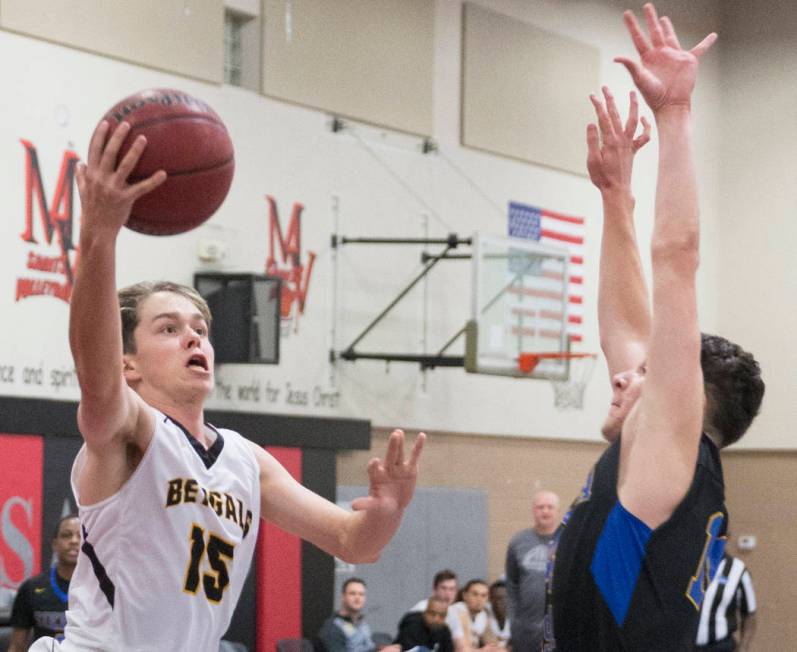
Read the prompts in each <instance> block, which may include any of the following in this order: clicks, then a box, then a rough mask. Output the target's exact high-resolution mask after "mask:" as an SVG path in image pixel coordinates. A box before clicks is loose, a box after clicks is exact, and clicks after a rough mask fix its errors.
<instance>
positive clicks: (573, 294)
mask: <svg viewBox="0 0 797 652" xmlns="http://www.w3.org/2000/svg"><path fill="white" fill-rule="evenodd" d="M584 230H585V229H584V218H583V217H574V216H572V215H564V214H563V213H555V212H553V211H549V210H546V209H544V208H537V207H536V206H529V205H528V204H521V203H519V202H510V203H509V235H510V236H511V237H514V238H524V239H526V240H536V241H537V242H539V243H540V244H547V245H551V246H554V247H558V248H560V249H566V250H567V251H568V253H569V254H570V263H569V267H568V271H569V274H568V275H569V280H568V285H567V288H568V292H567V294H568V302H567V305H568V309H567V322H568V323H567V334H568V335H569V336H570V339H571V341H573V342H580V341H581V340H582V338H583V335H584V331H583V327H582V319H583V315H584V306H583V302H584Z"/></svg>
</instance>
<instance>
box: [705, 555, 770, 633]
mask: <svg viewBox="0 0 797 652" xmlns="http://www.w3.org/2000/svg"><path fill="white" fill-rule="evenodd" d="M755 610H756V600H755V592H754V591H753V582H752V580H751V579H750V573H749V572H748V571H747V568H745V565H744V562H743V561H742V560H741V559H736V558H735V557H731V556H730V555H725V557H723V559H722V561H721V562H720V564H719V566H718V567H717V573H716V575H714V579H713V580H712V581H711V584H709V586H708V589H707V590H706V597H705V598H704V600H703V608H702V609H701V611H700V625H699V626H698V629H697V644H698V645H710V644H712V643H716V642H717V641H723V640H726V639H728V638H730V637H731V636H732V635H733V632H734V631H736V625H737V623H736V614H737V611H738V612H741V613H742V615H743V616H747V615H751V614H754V613H755Z"/></svg>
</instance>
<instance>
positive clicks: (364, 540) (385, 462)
mask: <svg viewBox="0 0 797 652" xmlns="http://www.w3.org/2000/svg"><path fill="white" fill-rule="evenodd" d="M425 439H426V435H424V434H423V433H421V434H419V435H418V437H417V438H416V440H415V444H414V446H413V447H412V451H411V452H410V455H409V458H406V459H405V457H404V433H403V432H402V431H401V430H394V431H393V433H392V434H391V435H390V440H389V442H388V448H387V453H386V455H385V458H384V459H379V458H374V459H372V460H371V461H370V462H369V464H368V479H369V488H368V496H366V497H363V498H358V499H357V500H355V501H354V502H353V503H352V508H353V509H354V511H353V512H348V511H346V510H344V509H342V508H340V507H338V506H337V505H335V504H333V503H331V502H330V501H328V500H326V499H325V498H322V497H321V496H319V495H317V494H315V493H313V492H312V491H310V490H309V489H306V488H305V487H303V486H302V485H301V484H299V483H298V482H297V481H296V480H294V479H293V477H291V475H290V474H289V473H288V472H287V471H286V470H285V469H284V468H283V467H282V465H280V464H279V463H278V462H277V461H276V460H275V459H274V458H273V457H272V456H271V455H269V454H268V453H267V452H266V451H264V450H263V449H262V448H259V447H257V446H254V444H253V446H254V448H255V455H256V457H257V460H258V463H259V464H260V492H261V512H260V513H261V516H262V517H263V518H265V519H267V520H269V521H271V522H273V523H275V524H276V525H278V526H279V527H281V528H282V529H284V530H287V531H288V532H291V533H293V534H296V535H297V536H300V537H301V538H302V539H305V540H306V541H310V542H311V543H313V544H315V545H316V546H318V547H319V548H321V549H322V550H325V551H326V552H328V553H330V554H332V555H335V556H336V557H338V558H339V559H343V560H344V561H347V562H350V563H364V562H374V561H376V560H377V559H378V558H379V555H380V553H381V552H382V549H383V548H384V547H385V545H387V543H388V542H389V541H390V539H391V538H392V537H393V535H394V534H395V532H396V530H398V527H399V525H400V524H401V518H402V516H403V514H404V509H405V508H406V507H407V505H408V504H409V502H410V500H411V499H412V495H413V493H414V492H415V482H416V479H417V477H418V459H419V457H420V455H421V450H422V449H423V443H424V441H425Z"/></svg>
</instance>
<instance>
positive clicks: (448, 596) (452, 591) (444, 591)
mask: <svg viewBox="0 0 797 652" xmlns="http://www.w3.org/2000/svg"><path fill="white" fill-rule="evenodd" d="M434 594H435V597H438V598H440V599H441V600H445V601H446V604H451V603H452V602H454V598H456V597H457V581H456V580H443V581H442V582H439V583H438V585H437V586H436V587H434Z"/></svg>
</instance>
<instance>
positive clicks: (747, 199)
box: [717, 1, 797, 449]
mask: <svg viewBox="0 0 797 652" xmlns="http://www.w3.org/2000/svg"><path fill="white" fill-rule="evenodd" d="M729 4H730V5H731V7H729V10H728V11H727V12H723V19H722V34H723V38H724V40H725V45H724V46H723V49H722V55H723V56H722V58H721V70H720V75H721V78H722V80H723V82H722V110H721V111H720V113H719V116H720V123H719V126H720V129H721V132H722V138H721V139H720V141H719V142H720V148H719V150H718V153H717V156H718V158H719V159H720V160H721V161H722V163H721V167H720V170H721V175H722V182H721V187H722V196H721V202H720V211H721V213H722V215H723V218H722V222H723V228H722V231H721V232H720V238H719V241H718V244H719V251H720V256H721V262H720V265H721V268H722V282H721V283H720V285H719V290H720V295H719V298H720V309H719V322H720V324H721V325H722V329H723V330H724V331H725V332H727V333H728V335H729V337H734V338H738V340H739V341H740V342H745V343H748V345H749V347H750V349H751V350H753V351H754V352H755V353H756V355H757V356H758V357H759V359H760V361H761V365H762V368H763V370H764V374H765V376H764V377H765V379H766V381H767V395H766V397H765V399H764V409H763V411H762V414H761V417H760V418H759V420H758V423H757V424H756V425H755V426H754V435H755V437H751V438H750V442H749V444H750V445H754V444H759V443H760V442H761V443H763V442H766V444H767V445H770V446H773V447H782V448H790V449H791V448H794V447H795V436H794V424H795V422H797V403H795V401H794V388H795V378H797V376H796V375H795V372H794V370H795V368H796V367H797V348H795V346H794V318H795V310H796V308H795V306H796V305H797V304H795V297H797V269H795V267H794V265H793V264H792V261H793V260H794V255H795V252H797V225H796V224H795V220H794V214H795V206H797V186H796V185H795V183H794V176H795V170H797V153H795V148H794V146H793V145H794V142H795V139H797V121H796V120H795V108H794V107H795V104H797V88H795V84H794V68H795V66H796V65H797V43H795V40H794V34H795V30H797V7H795V6H794V4H793V3H790V2H768V3H766V11H756V10H755V4H750V3H746V2H736V1H734V2H731V3H729Z"/></svg>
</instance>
